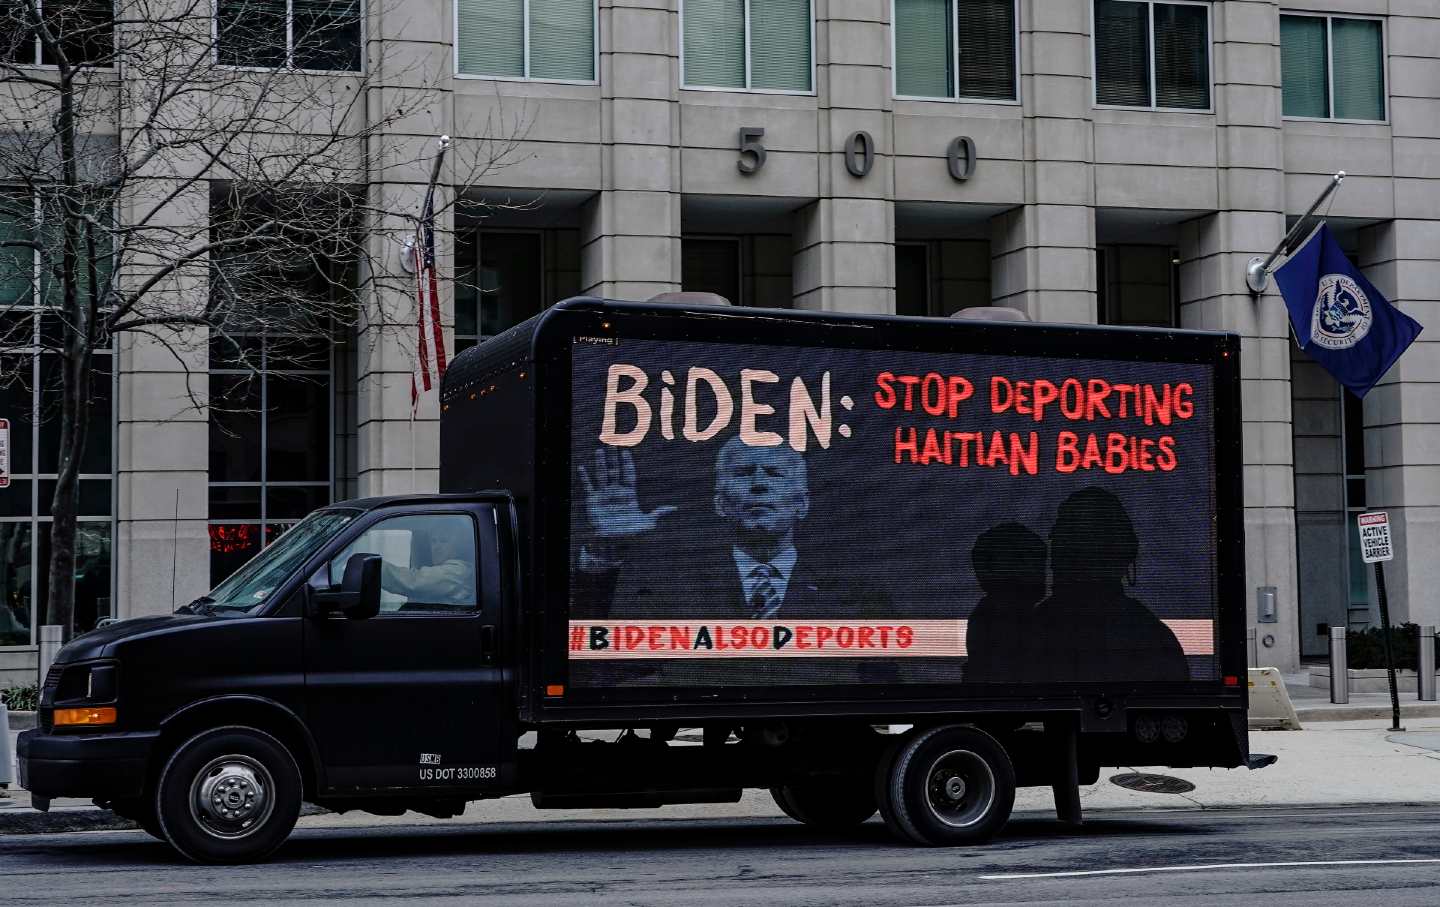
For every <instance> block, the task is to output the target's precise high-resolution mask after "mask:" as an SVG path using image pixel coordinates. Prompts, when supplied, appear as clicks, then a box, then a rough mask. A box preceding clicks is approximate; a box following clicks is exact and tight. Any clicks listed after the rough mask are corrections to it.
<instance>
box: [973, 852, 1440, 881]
mask: <svg viewBox="0 0 1440 907" xmlns="http://www.w3.org/2000/svg"><path fill="white" fill-rule="evenodd" d="M1416 863H1440V857H1436V858H1416V859H1408V860H1407V859H1396V860H1291V861H1288V862H1279V863H1201V864H1197V865H1194V866H1136V867H1129V868H1125V869H1072V870H1069V871H1066V872H1012V873H1006V874H1004V875H988V876H980V878H981V879H983V880H985V881H987V882H999V881H1012V880H1017V879H1071V878H1076V877H1079V876H1115V875H1140V874H1143V873H1150V872H1203V871H1205V870H1209V869H1275V868H1285V867H1294V866H1391V865H1403V864H1416Z"/></svg>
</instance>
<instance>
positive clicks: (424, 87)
mask: <svg viewBox="0 0 1440 907" xmlns="http://www.w3.org/2000/svg"><path fill="white" fill-rule="evenodd" d="M390 2H391V4H392V6H393V8H394V9H395V10H400V9H402V8H403V7H402V4H403V0H390ZM374 5H375V4H374V3H373V2H372V3H371V7H372V8H371V9H370V10H369V12H370V14H371V15H372V17H373V16H374V15H375V12H376V11H375V9H374V8H373V7H374ZM212 12H213V15H212ZM360 16H361V4H360V2H359V0H293V2H292V3H291V4H287V3H286V2H284V0H230V2H224V0H117V2H115V3H113V5H112V2H111V0H0V109H3V111H4V112H5V114H6V120H7V125H6V126H5V127H0V128H3V129H4V130H5V131H3V132H0V220H3V221H4V223H5V226H6V229H7V234H6V236H5V238H4V240H3V242H0V271H3V272H5V273H0V286H4V287H9V288H11V289H12V291H13V292H12V293H11V294H7V295H10V296H11V300H10V303H9V305H10V306H16V305H18V306H25V307H27V311H28V310H29V307H31V306H38V307H42V310H43V312H44V313H45V318H46V323H45V326H44V329H43V330H38V331H36V333H37V334H38V335H39V340H38V344H39V345H40V346H41V348H42V349H43V350H44V351H45V352H46V353H47V354H49V355H53V356H54V357H55V360H56V361H57V363H58V365H59V368H58V372H59V380H58V390H59V393H58V400H59V403H58V406H57V407H56V409H57V411H56V412H55V413H53V414H52V415H53V418H55V419H56V420H57V421H58V438H59V441H58V466H57V480H56V483H55V492H54V497H53V499H52V500H51V502H50V513H51V517H52V520H53V525H52V529H51V533H52V541H51V548H50V560H49V564H48V571H49V593H48V601H47V603H46V618H47V621H48V622H49V623H54V624H60V625H62V626H65V627H66V628H67V632H68V629H69V628H70V627H71V625H72V620H73V611H74V579H73V577H74V572H75V562H76V529H77V513H78V505H79V482H78V474H79V464H80V462H81V458H82V456H83V455H84V452H85V450H86V445H87V443H88V441H89V439H88V438H87V426H88V425H89V424H90V419H89V415H90V409H91V407H92V404H93V401H92V394H91V383H90V373H91V370H92V368H93V367H94V366H95V364H96V363H95V359H96V354H97V351H101V350H104V349H110V348H112V347H113V344H114V341H115V339H116V338H117V337H120V336H122V335H127V334H128V335H131V336H137V337H142V338H145V339H146V340H147V341H148V342H153V343H155V344H158V345H159V346H160V347H161V348H163V349H165V350H168V351H170V352H171V353H172V354H173V355H174V357H175V358H176V360H177V361H178V362H181V363H182V364H183V365H184V366H185V368H187V369H188V368H189V367H191V365H192V364H194V363H197V362H200V363H203V361H204V360H203V359H202V358H200V357H201V356H202V355H203V352H204V350H205V348H206V346H207V345H209V346H210V347H211V348H214V346H215V344H217V343H218V344H220V345H221V346H224V345H225V344H226V342H227V341H233V340H234V338H235V336H236V335H237V334H240V333H242V332H250V331H254V330H255V329H256V326H257V325H265V326H266V329H267V330H270V331H272V332H274V333H275V334H277V335H280V336H283V337H285V338H288V339H289V340H290V341H292V342H295V343H296V344H297V345H304V344H305V343H306V342H307V341H308V342H310V343H312V344H313V342H315V341H317V340H321V339H324V340H328V339H329V338H331V337H333V336H334V333H333V332H334V331H335V330H336V329H337V327H340V328H344V327H345V326H353V325H354V324H355V323H356V321H357V319H358V318H360V317H361V313H362V311H363V312H364V317H366V318H367V319H369V321H370V322H371V323H375V322H376V321H378V322H380V323H385V324H398V323H401V322H403V321H404V320H405V319H406V317H407V314H408V313H407V312H404V311H400V310H398V308H397V311H393V312H388V313H387V312H385V311H383V302H381V301H382V300H385V299H394V300H399V301H401V302H402V303H403V302H407V301H408V293H407V292H406V291H407V289H408V288H409V287H410V286H411V283H410V281H411V280H412V278H410V277H409V276H408V275H406V274H404V273H402V272H401V270H400V268H399V258H400V256H399V255H397V254H396V252H397V250H398V248H399V246H398V241H399V239H400V238H401V234H403V233H405V232H406V231H408V230H413V229H414V218H415V216H416V215H417V213H418V210H417V206H416V204H415V202H414V198H413V195H414V193H413V192H412V193H411V194H410V195H408V196H407V195H404V194H403V193H395V195H396V197H393V198H392V197H391V195H390V194H389V193H387V192H386V191H385V190H384V189H383V186H384V185H387V184H389V185H395V184H403V183H404V182H406V181H409V182H412V183H413V182H414V181H416V180H417V179H419V180H423V179H424V178H425V176H426V175H428V172H429V168H428V166H427V165H426V162H427V161H428V159H429V158H430V156H431V155H433V154H434V153H435V144H434V141H433V138H434V136H433V132H432V133H430V134H426V126H427V124H429V123H433V122H436V118H435V117H434V116H433V115H432V111H434V110H435V108H436V106H437V104H438V101H439V100H440V94H439V93H438V92H437V91H436V89H435V79H436V76H437V73H436V71H438V70H439V69H440V68H441V67H439V66H436V65H435V63H434V61H433V60H431V61H430V63H429V64H428V66H427V64H426V63H425V62H424V61H425V59H426V58H425V57H424V56H423V54H420V55H417V54H413V53H412V54H411V55H410V56H411V58H413V59H418V60H419V61H420V62H413V63H410V64H408V65H406V66H399V65H397V63H396V61H395V60H393V59H388V58H387V53H388V51H389V49H390V48H389V46H388V45H387V44H386V42H384V41H376V40H371V41H368V42H367V43H364V44H362V42H361V40H360V27H361V26H360ZM362 56H364V57H367V58H366V59H362ZM397 56H398V55H397ZM427 70H429V71H428V72H427ZM315 71H329V72H328V73H327V74H323V75H322V74H316V72H315ZM337 73H343V74H337ZM431 129H433V127H431ZM434 131H438V130H434ZM471 131H472V133H473V134H476V135H484V136H489V138H488V139H487V140H486V141H483V142H477V143H470V144H469V145H468V147H465V148H461V149H460V152H461V154H460V157H459V158H458V159H456V160H454V161H453V162H452V168H451V170H452V176H451V178H450V179H449V180H447V183H449V184H450V185H451V186H454V187H455V190H456V191H455V192H454V193H453V195H451V194H446V196H445V198H444V199H442V200H441V203H440V205H439V206H440V207H441V208H442V209H443V207H444V205H445V204H451V205H453V204H454V201H453V199H454V198H464V197H466V191H465V190H466V187H467V186H469V185H473V184H474V183H476V182H478V181H479V180H480V179H482V178H483V177H484V176H485V175H486V174H487V173H490V172H491V171H493V170H494V169H496V168H497V167H500V166H503V165H504V164H505V163H506V161H507V159H508V158H509V157H510V156H511V155H513V153H514V152H515V150H516V148H517V146H518V143H519V141H520V138H521V134H522V133H523V131H524V123H523V116H517V117H515V118H514V119H513V121H510V122H504V123H498V122H491V123H487V124H482V125H481V126H480V128H479V129H476V130H471ZM407 133H408V135H409V136H410V137H409V138H408V139H405V138H397V136H400V137H404V136H406V135H407ZM387 251H388V253H389V254H386V253H387ZM37 261H38V262H39V265H38V268H37V267H36V265H35V262H37ZM32 268H34V269H35V270H36V271H38V287H37V288H34V289H33V290H32V291H29V292H21V291H18V290H15V288H17V287H34V283H32V282H31V281H33V278H34V275H33V274H32ZM387 290H388V291H389V292H388V293H387V292H386V291H387ZM17 292H18V293H19V295H18V297H17V296H15V295H14V293H17ZM6 307H7V303H6V302H5V301H3V300H0V349H4V348H7V347H12V348H13V347H15V346H19V345H24V346H31V345H32V344H34V343H36V341H35V340H34V339H33V338H32V337H25V338H23V339H22V338H19V337H16V336H7V327H6V326H7V325H13V324H16V323H18V322H17V321H16V320H15V319H10V320H6V319H4V318H3V316H4V314H5V311H4V310H5V308H6ZM377 307H378V308H377ZM408 317H409V318H411V319H413V314H408ZM26 323H27V324H28V323H29V322H26ZM10 333H11V334H13V333H14V332H13V331H10ZM230 346H231V347H232V350H231V352H230V353H229V354H227V355H228V357H229V359H230V360H231V361H232V362H241V363H244V364H246V365H247V366H249V367H255V366H256V365H258V363H255V362H253V361H251V360H249V359H247V356H248V355H249V354H248V352H247V349H246V348H245V346H244V345H243V344H241V343H238V342H232V343H231V344H230ZM201 367H202V368H203V365H202V366H201ZM7 377H8V378H9V380H17V379H20V380H23V376H5V375H3V374H0V381H3V380H6V379H7ZM191 394H192V402H193V404H194V405H196V406H203V405H210V403H211V401H207V400H206V399H205V393H204V392H203V391H202V392H198V393H197V392H195V391H194V390H193V389H192V390H191ZM213 405H215V406H223V405H227V404H226V403H225V402H224V401H219V400H216V401H213ZM37 467H38V464H37Z"/></svg>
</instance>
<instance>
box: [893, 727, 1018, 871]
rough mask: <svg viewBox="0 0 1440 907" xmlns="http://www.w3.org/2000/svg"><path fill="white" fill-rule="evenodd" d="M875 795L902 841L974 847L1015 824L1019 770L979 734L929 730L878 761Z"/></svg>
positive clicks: (952, 729)
mask: <svg viewBox="0 0 1440 907" xmlns="http://www.w3.org/2000/svg"><path fill="white" fill-rule="evenodd" d="M875 788H876V794H877V799H878V800H879V802H880V813H881V815H883V816H884V817H885V824H886V825H888V826H889V827H890V830H891V831H892V832H893V833H895V834H896V835H897V836H899V837H901V838H905V839H908V840H910V841H914V842H915V843H917V844H926V845H931V846H950V845H956V844H974V843H978V842H981V841H984V840H986V839H988V838H989V837H990V836H991V835H993V834H995V832H997V831H999V830H1000V828H1001V827H1002V826H1003V825H1004V824H1005V822H1006V821H1007V820H1008V819H1009V818H1010V810H1011V809H1012V808H1013V807H1014V806H1015V769H1014V767H1013V766H1012V765H1011V764H1010V757H1009V755H1008V754H1007V753H1006V752H1005V748H1004V747H1002V746H1001V745H1000V744H999V743H997V742H996V741H995V738H994V737H991V736H990V735H989V734H987V733H985V732H984V731H982V730H979V729H978V728H973V727H954V726H952V727H941V728H932V729H930V730H928V731H921V732H919V733H916V734H914V735H912V736H909V737H907V738H905V739H903V740H901V741H900V742H899V743H898V745H897V746H896V748H894V749H893V750H892V751H891V754H890V758H887V759H882V760H881V762H880V764H879V766H878V767H877V776H876V785H875Z"/></svg>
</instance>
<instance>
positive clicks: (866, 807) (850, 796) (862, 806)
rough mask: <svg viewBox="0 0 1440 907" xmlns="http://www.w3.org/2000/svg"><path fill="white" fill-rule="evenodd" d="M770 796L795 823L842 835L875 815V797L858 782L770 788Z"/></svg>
mask: <svg viewBox="0 0 1440 907" xmlns="http://www.w3.org/2000/svg"><path fill="white" fill-rule="evenodd" d="M770 796H772V797H774V798H775V803H776V805H777V806H779V807H780V809H781V810H783V811H784V813H785V815H787V816H789V817H790V818H792V819H794V820H795V821H796V822H803V823H804V824H806V825H809V826H810V827H811V828H817V829H821V830H825V831H845V830H848V829H852V828H854V827H855V826H857V825H860V824H861V823H863V822H864V821H865V820H866V819H869V818H870V817H871V816H873V815H875V796H874V792H873V791H872V790H870V787H869V785H867V784H864V783H863V782H861V781H860V780H859V779H838V780H836V781H835V782H833V783H828V782H823V781H812V782H808V783H802V784H786V785H783V786H781V787H772V788H770Z"/></svg>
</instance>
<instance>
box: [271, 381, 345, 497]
mask: <svg viewBox="0 0 1440 907" xmlns="http://www.w3.org/2000/svg"><path fill="white" fill-rule="evenodd" d="M266 385H267V386H266V389H265V390H266V398H267V400H266V408H265V423H266V425H265V430H266V431H265V434H266V443H265V460H266V480H267V481H270V482H325V483H327V484H328V483H329V481H330V456H329V453H330V445H329V444H328V443H327V439H328V438H329V437H330V388H329V382H328V381H321V380H316V378H314V377H311V376H308V375H293V376H292V375H285V374H278V373H270V374H267V375H266ZM301 516H304V514H301Z"/></svg>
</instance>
